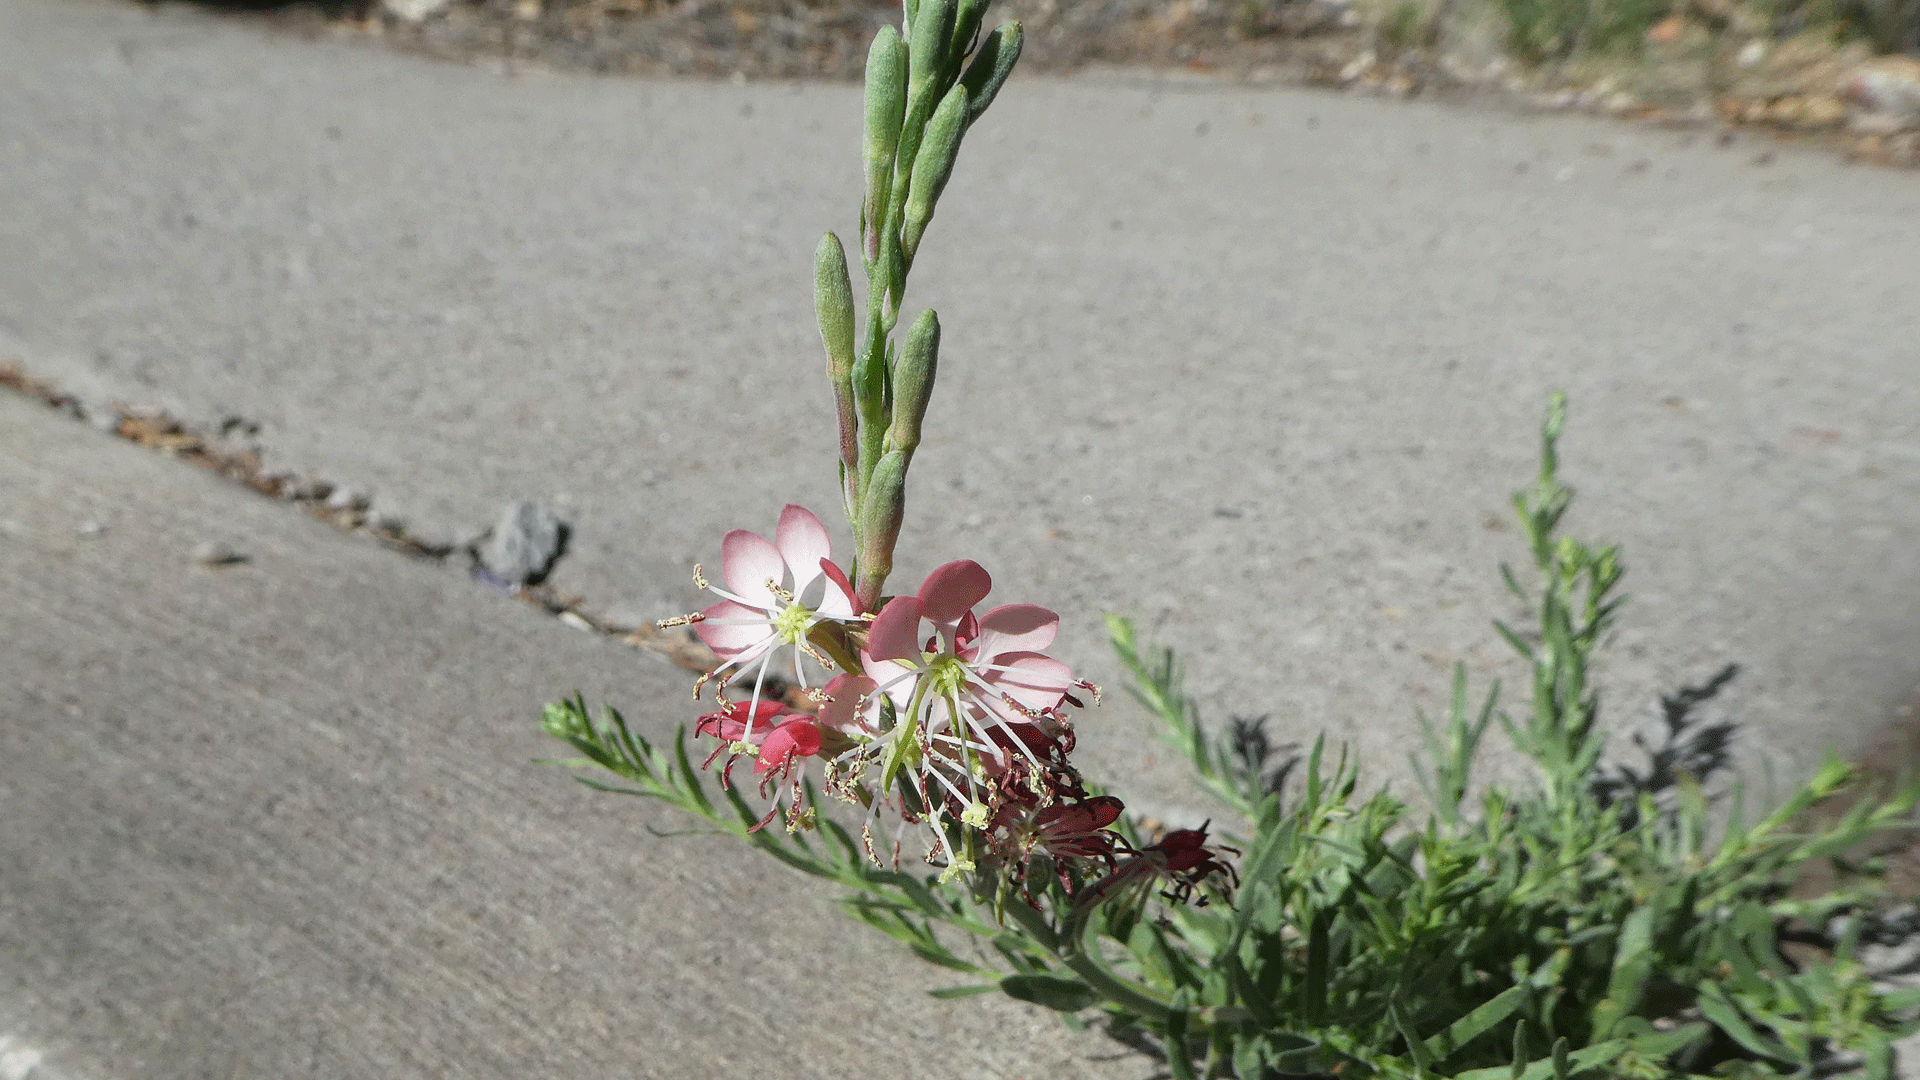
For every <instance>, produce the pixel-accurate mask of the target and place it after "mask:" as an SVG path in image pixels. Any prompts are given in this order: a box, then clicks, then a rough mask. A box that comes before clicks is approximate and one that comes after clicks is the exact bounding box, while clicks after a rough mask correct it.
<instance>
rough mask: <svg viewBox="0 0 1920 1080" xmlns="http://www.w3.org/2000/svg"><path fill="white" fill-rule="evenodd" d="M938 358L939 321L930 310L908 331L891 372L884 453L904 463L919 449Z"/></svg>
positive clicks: (914, 322) (922, 313)
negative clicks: (890, 415) (895, 455)
mask: <svg viewBox="0 0 1920 1080" xmlns="http://www.w3.org/2000/svg"><path fill="white" fill-rule="evenodd" d="M939 356H940V317H939V316H937V315H935V314H934V313H933V309H932V308H928V309H927V310H925V311H923V312H921V313H920V317H919V318H917V319H915V320H913V326H912V327H911V328H910V329H908V330H907V345H906V348H905V349H903V350H902V351H901V353H900V362H899V363H898V364H895V365H894V369H893V419H892V422H891V423H889V424H888V425H887V441H886V444H885V446H886V451H887V453H889V454H892V453H899V454H902V455H904V457H905V458H906V459H907V460H909V461H910V460H911V459H912V458H913V451H914V449H915V448H917V447H918V446H919V445H920V423H921V421H922V420H924V419H925V418H926V415H927V402H928V401H929V400H930V399H931V398H932V397H933V379H934V374H935V368H936V366H937V364H938V361H939Z"/></svg>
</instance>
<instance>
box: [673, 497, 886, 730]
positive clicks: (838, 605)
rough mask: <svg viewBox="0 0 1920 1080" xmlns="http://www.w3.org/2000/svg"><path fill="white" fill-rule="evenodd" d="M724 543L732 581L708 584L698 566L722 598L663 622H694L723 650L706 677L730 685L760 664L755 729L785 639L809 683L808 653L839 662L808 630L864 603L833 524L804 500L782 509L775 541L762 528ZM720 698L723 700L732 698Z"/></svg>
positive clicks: (843, 618) (826, 662) (842, 618)
mask: <svg viewBox="0 0 1920 1080" xmlns="http://www.w3.org/2000/svg"><path fill="white" fill-rule="evenodd" d="M720 551H721V575H722V577H723V578H724V579H725V581H726V588H724V589H723V588H720V587H719V586H716V585H711V584H708V582H707V581H706V579H705V578H704V577H703V576H702V575H701V573H700V570H699V568H698V567H695V568H694V581H695V582H697V583H698V584H699V585H700V587H701V588H703V589H708V590H710V591H712V592H713V593H715V594H717V595H718V596H720V597H721V600H720V602H719V603H717V604H715V605H713V606H712V607H710V608H707V609H706V610H705V611H702V612H700V613H699V614H697V615H691V616H686V617H684V618H682V619H669V620H665V621H664V622H663V623H662V625H663V626H665V625H674V624H684V623H688V622H691V623H693V624H694V632H695V633H696V634H699V635H700V640H702V641H704V642H706V643H707V646H708V647H709V648H711V649H712V650H713V651H714V654H715V655H716V656H718V657H719V658H720V665H719V666H718V667H716V668H714V669H713V670H712V671H711V672H708V673H707V674H706V675H705V676H704V677H703V678H702V679H701V681H700V685H705V683H706V682H707V680H709V679H720V680H721V681H722V684H723V685H724V683H725V682H726V681H727V679H728V678H729V677H731V676H732V675H733V674H734V673H737V672H741V671H745V670H747V669H748V668H753V669H754V671H755V675H754V682H753V707H752V708H751V709H749V711H748V714H747V723H746V724H745V726H744V727H743V728H742V732H743V736H745V735H751V734H752V732H753V729H754V726H755V723H756V722H757V720H756V712H755V711H756V710H757V709H758V707H759V705H760V694H761V689H762V688H763V687H764V686H765V684H766V678H767V670H768V667H769V666H770V664H771V663H772V661H773V658H774V655H775V654H776V653H777V652H779V651H780V649H782V648H783V647H785V648H790V649H791V650H792V653H791V654H792V657H793V660H792V663H793V680H794V682H796V683H798V684H799V685H801V686H802V687H805V686H807V685H808V681H807V669H806V665H804V664H803V663H802V662H801V657H802V656H803V655H805V656H810V657H812V658H813V659H814V660H815V661H817V662H819V664H820V665H821V666H822V667H825V668H828V669H831V668H832V667H833V666H834V664H833V661H832V660H830V659H829V658H828V657H827V656H826V655H825V654H824V653H822V652H821V651H820V650H819V649H818V648H816V647H815V646H814V645H813V644H812V643H811V642H809V641H808V640H807V638H808V635H809V634H810V633H811V632H812V630H813V628H814V627H815V626H817V625H818V624H820V623H821V622H824V621H834V622H852V621H854V620H855V619H856V618H857V617H858V616H859V606H858V604H857V602H856V601H855V600H854V597H853V587H852V586H851V585H850V584H849V583H848V581H847V575H846V573H845V571H843V570H841V569H840V568H839V567H838V566H835V565H834V564H833V561H832V555H833V549H832V546H831V542H830V540H829V539H828V537H827V529H826V526H824V525H822V524H820V519H819V518H817V517H815V516H814V515H813V513H812V512H811V511H809V510H807V509H806V508H805V507H802V506H797V505H794V504H792V503H789V504H788V505H787V507H786V509H785V510H783V511H781V513H780V525H779V528H778V529H777V530H776V531H775V533H774V540H773V542H768V541H767V539H766V538H765V537H763V536H760V535H759V534H757V533H751V532H748V531H746V530H745V529H735V530H733V531H732V532H729V533H728V534H727V535H726V537H725V538H724V539H723V540H722V541H721V543H720ZM816 584H818V585H819V589H818V590H817V592H816V591H814V586H815V585H816ZM698 692H699V687H698V686H696V687H695V693H696V694H698ZM721 700H722V703H723V704H724V702H725V698H724V697H722V699H721ZM743 741H747V742H751V741H752V740H751V739H744V738H743Z"/></svg>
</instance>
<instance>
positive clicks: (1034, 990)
mask: <svg viewBox="0 0 1920 1080" xmlns="http://www.w3.org/2000/svg"><path fill="white" fill-rule="evenodd" d="M1000 989H1001V990H1004V991H1006V994H1007V996H1008V997H1013V998H1018V999H1020V1000H1021V1001H1030V1002H1032V1003H1033V1004H1035V1005H1042V1006H1045V1007H1046V1008H1049V1009H1054V1010H1057V1011H1059V1012H1079V1011H1080V1010H1081V1009H1086V1008H1091V1007H1092V1006H1093V1005H1095V1004H1097V1003H1098V1002H1099V1000H1100V995H1099V994H1097V993H1095V992H1094V991H1093V989H1092V988H1091V987H1089V986H1088V985H1087V984H1086V983H1083V982H1081V981H1080V980H1079V979H1073V978H1068V977H1066V976H1064V975H1008V976H1006V977H1005V978H1003V979H1001V980H1000Z"/></svg>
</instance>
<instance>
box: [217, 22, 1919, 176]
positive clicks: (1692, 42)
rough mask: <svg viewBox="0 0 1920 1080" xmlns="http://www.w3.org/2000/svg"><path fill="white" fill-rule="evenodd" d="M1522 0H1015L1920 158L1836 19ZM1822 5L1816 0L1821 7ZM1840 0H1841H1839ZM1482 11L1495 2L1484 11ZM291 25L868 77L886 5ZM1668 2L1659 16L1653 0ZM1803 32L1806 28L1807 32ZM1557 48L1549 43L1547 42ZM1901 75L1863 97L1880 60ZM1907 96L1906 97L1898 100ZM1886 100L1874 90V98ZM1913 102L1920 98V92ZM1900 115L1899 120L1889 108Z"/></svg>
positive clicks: (1292, 58)
mask: <svg viewBox="0 0 1920 1080" xmlns="http://www.w3.org/2000/svg"><path fill="white" fill-rule="evenodd" d="M1520 2H1522V0H999V2H998V3H995V4H994V6H993V8H992V10H991V11H990V12H989V16H990V20H989V21H991V22H995V23H997V22H1001V21H1005V20H1009V19H1017V20H1019V21H1020V23H1021V24H1022V26H1023V27H1024V28H1025V30H1026V35H1027V42H1026V48H1025V51H1024V53H1023V54H1022V59H1021V66H1022V69H1023V70H1025V71H1028V72H1032V73H1046V74H1062V73H1068V72H1073V71H1076V70H1080V69H1082V68H1085V67H1086V66H1088V65H1092V64H1101V65H1123V66H1129V67H1135V68H1142V69H1153V70H1160V71H1168V70H1176V71H1185V72H1191V73H1201V74H1204V75H1207V76H1211V77H1214V78H1220V79H1225V80H1229V81H1239V82H1248V83H1280V84H1289V85H1315V86H1328V87H1340V88H1345V89H1348V90H1351V91H1353V92H1359V93H1373V94H1379V95H1385V96H1395V97H1410V96H1416V95H1429V96H1435V95H1437V96H1445V97H1450V98H1458V97H1472V98H1475V99H1478V100H1483V101H1490V102H1495V103H1500V104H1504V105H1508V106H1515V107H1520V108H1528V109H1545V110H1565V111H1580V112H1593V113H1603V114H1607V115H1612V116H1617V117H1620V118H1623V119H1629V120H1638V121H1643V122H1654V123H1660V124H1663V125H1667V126H1688V127H1698V128H1706V129H1720V130H1732V129H1735V128H1740V129H1745V130H1749V131H1754V132H1760V133H1765V134H1768V135H1771V136H1773V137H1775V138H1778V139H1781V140H1785V141H1790V142H1800V143H1810V144H1814V145H1819V146H1825V147H1828V148H1830V149H1832V150H1835V151H1837V152H1839V153H1842V154H1844V155H1846V156H1848V157H1849V158H1852V159H1855V160H1861V161H1868V162H1875V163H1880V164H1888V165H1905V166H1916V165H1920V62H1916V61H1913V60H1911V59H1908V58H1904V57H1898V56H1894V57H1883V58H1880V59H1878V60H1876V59H1874V57H1873V51H1874V46H1873V44H1872V43H1871V42H1869V41H1868V40H1866V39H1864V38H1863V37H1861V36H1860V35H1858V34H1855V35H1852V36H1851V38H1850V39H1849V36H1848V35H1847V34H1845V33H1842V32H1839V31H1836V30H1835V28H1834V26H1833V25H1832V24H1821V25H1816V26H1799V25H1798V24H1796V23H1791V22H1789V23H1781V22H1779V21H1778V20H1777V19H1776V20H1773V21H1767V20H1765V19H1761V18H1760V17H1759V16H1754V17H1750V18H1749V17H1744V16H1743V17H1742V18H1740V19H1733V18H1731V17H1729V16H1725V15H1724V13H1723V15H1722V16H1717V17H1716V16H1712V13H1711V11H1709V12H1708V13H1707V14H1702V11H1703V10H1705V8H1707V7H1711V8H1712V10H1714V11H1718V10H1720V9H1722V8H1725V9H1727V10H1732V11H1742V12H1743V11H1745V9H1744V8H1737V7H1736V6H1735V5H1734V4H1733V3H1732V2H1731V0H1716V2H1717V3H1718V7H1714V6H1713V5H1712V4H1708V5H1705V7H1703V3H1702V0H1686V2H1684V3H1681V4H1679V5H1678V6H1677V7H1676V8H1675V10H1674V13H1672V14H1668V15H1666V16H1665V17H1662V18H1659V19H1658V21H1652V22H1650V23H1649V25H1648V26H1646V27H1645V28H1639V27H1635V28H1633V29H1632V31H1631V33H1627V34H1626V35H1625V37H1624V38H1622V39H1621V40H1622V41H1624V42H1625V44H1621V43H1620V42H1618V41H1616V42H1615V43H1614V44H1613V45H1611V46H1609V47H1608V48H1607V49H1604V50H1600V49H1589V50H1586V51H1578V50H1576V51H1575V52H1573V53H1570V54H1568V55H1565V56H1561V57H1559V58H1557V59H1545V60H1542V59H1539V58H1535V60H1534V62H1532V63H1528V64H1523V63H1520V62H1518V61H1516V60H1515V59H1513V57H1512V56H1510V55H1509V52H1510V51H1511V50H1510V49H1509V48H1508V46H1510V45H1512V39H1513V34H1512V33H1510V28H1509V27H1508V24H1507V23H1506V22H1505V21H1503V20H1504V19H1505V18H1506V17H1505V16H1503V15H1502V14H1501V10H1502V9H1500V8H1499V7H1498V6H1497V5H1499V4H1503V3H1504V4H1508V5H1512V4H1514V3H1520ZM1809 2H1811V0H1809ZM1821 2H1828V0H1821ZM1476 5H1478V6H1476ZM214 6H216V7H218V8H219V9H221V10H224V11H241V12H245V13H246V14H247V16H248V17H251V18H256V19H264V20H267V21H269V22H270V23H272V24H273V25H275V26H276V27H279V28H283V29H291V30H294V31H297V32H301V33H305V34H310V35H327V36H345V37H357V38H365V39H370V40H375V41H378V42H381V43H382V44H385V45H388V46H391V47H396V48H400V49H403V50H406V51H409V52H415V53H420V54H423V55H427V56H432V57H436V58H439V59H445V60H451V61H456V62H462V63H484V64H490V65H499V66H501V67H503V68H504V69H506V70H509V71H511V70H515V69H517V68H520V67H537V68H548V69H556V70H566V71H587V72H595V73H603V74H614V75H637V76H662V75H673V76H695V77H708V78H713V77H720V78H734V79H801V78H804V79H829V80H840V81H854V80H858V79H859V78H860V76H861V73H862V71H863V69H864V67H865V63H866V50H867V46H868V44H869V42H870V41H871V40H872V38H873V34H874V32H875V31H876V30H877V29H879V28H880V27H881V26H883V25H886V24H888V23H896V24H897V23H898V21H899V18H900V9H899V5H898V4H897V3H891V2H887V0H332V2H322V3H314V4H309V3H304V2H301V0H289V2H285V3H275V2H273V0H266V3H265V6H261V5H249V6H242V7H238V8H236V7H234V6H233V5H231V4H215V5H214ZM1649 10H1650V11H1652V10H1654V9H1652V8H1650V9H1649ZM1796 27H1797V28H1796ZM1546 40H1547V44H1549V45H1550V44H1551V43H1552V40H1553V39H1551V38H1548V39H1546ZM1876 68H1881V69H1885V70H1884V71H1881V72H1879V73H1877V74H1876V75H1875V76H1874V78H1875V79H1879V80H1880V81H1878V82H1873V81H1872V79H1870V80H1869V82H1871V83H1872V86H1873V87H1874V88H1875V90H1876V92H1878V91H1881V90H1885V88H1887V87H1891V88H1892V89H1891V91H1890V92H1888V93H1879V94H1878V96H1877V97H1875V96H1874V95H1865V96H1862V95H1860V94H1853V95H1851V97H1850V91H1849V88H1850V87H1856V86H1857V85H1859V84H1857V83H1856V80H1857V79H1858V78H1859V76H1860V73H1861V72H1863V71H1874V70H1875V69H1876ZM1889 94H1890V96H1889ZM1869 99H1871V100H1869ZM1909 99H1911V100H1909ZM1889 110H1890V111H1889Z"/></svg>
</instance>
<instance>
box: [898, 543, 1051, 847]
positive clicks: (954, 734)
mask: <svg viewBox="0 0 1920 1080" xmlns="http://www.w3.org/2000/svg"><path fill="white" fill-rule="evenodd" d="M992 587H993V579H992V578H991V577H990V576H989V575H988V574H987V572H986V570H985V569H983V568H982V567H981V566H980V564H979V563H976V562H972V561H971V560H965V559H962V560H958V561H955V562H950V563H947V564H946V565H944V566H941V567H939V568H937V569H935V570H934V571H933V573H931V574H929V575H927V579H926V581H925V582H924V583H923V584H922V585H921V586H920V591H919V592H918V593H916V594H915V595H913V596H900V597H895V598H894V599H893V600H892V601H891V602H889V603H888V604H887V606H886V607H885V608H884V609H882V610H881V612H880V614H879V615H878V616H877V617H876V618H875V619H874V620H873V625H872V626H871V627H870V628H869V630H868V633H867V649H866V654H865V658H864V659H865V663H866V668H867V675H868V676H869V677H871V678H872V679H873V680H874V682H875V683H876V684H877V686H878V690H879V692H881V693H883V694H885V695H886V696H887V698H888V699H889V700H890V701H891V703H892V705H893V709H894V716H895V722H894V724H893V726H892V727H891V728H889V729H888V730H886V731H884V732H882V733H880V734H879V740H880V741H882V742H884V743H885V744H887V745H886V751H885V753H884V754H882V755H881V761H882V775H881V780H880V783H881V787H883V788H885V787H888V786H890V785H891V783H892V782H893V780H894V778H895V776H896V775H897V774H898V773H899V772H900V771H901V770H902V769H903V768H906V767H907V766H908V765H912V766H913V767H914V769H915V777H914V779H915V780H916V786H917V787H918V794H919V796H920V800H921V802H922V803H923V805H925V806H926V808H927V812H928V814H929V816H931V817H935V818H938V817H940V816H949V817H950V816H955V814H954V812H953V811H951V810H949V809H948V808H947V804H948V803H949V802H952V803H953V804H954V805H955V806H957V808H958V810H957V816H958V818H959V819H960V822H961V823H962V824H965V825H968V826H971V827H973V828H974V829H982V828H984V827H985V826H986V823H987V819H988V816H989V814H990V813H991V811H992V806H991V804H992V803H997V802H998V801H999V800H998V799H997V798H993V797H992V791H991V788H990V786H989V784H988V780H989V777H990V776H991V775H992V774H994V773H1001V772H1005V771H1006V770H1007V769H1009V768H1010V767H1011V766H1012V765H1013V755H1015V754H1019V755H1021V756H1022V757H1023V758H1024V761H1025V767H1026V770H1027V771H1028V773H1029V774H1030V775H1032V776H1036V777H1037V776H1039V775H1042V774H1044V773H1046V772H1047V766H1046V764H1045V763H1044V762H1043V761H1042V757H1041V755H1040V754H1039V753H1037V752H1036V751H1035V750H1034V744H1035V742H1039V743H1040V744H1042V745H1046V744H1048V743H1051V742H1052V741H1053V739H1054V737H1055V735H1056V733H1057V732H1058V731H1061V730H1064V729H1065V726H1066V722H1065V716H1064V714H1062V713H1061V711H1060V710H1061V706H1062V705H1064V704H1065V703H1067V702H1068V701H1069V700H1070V699H1069V698H1068V696H1067V694H1068V691H1070V690H1071V689H1073V688H1074V687H1076V686H1084V685H1086V684H1084V683H1079V682H1076V681H1075V680H1074V678H1073V673H1072V671H1071V670H1070V669H1068V667H1067V666H1066V665H1065V664H1062V663H1061V662H1059V661H1058V660H1054V659H1053V658H1051V657H1049V656H1046V655H1045V654H1044V653H1042V652H1041V651H1040V650H1042V649H1044V648H1046V647H1047V646H1049V645H1051V644H1052V643H1053V638H1054V634H1055V632H1056V631H1057V630H1058V628H1059V625H1060V619H1059V617H1058V616H1057V615H1055V614H1054V613H1053V612H1051V611H1048V610H1047V609H1045V608H1042V607H1037V606H1035V605H1032V604H1007V605H1004V606H1001V607H997V608H994V609H992V610H991V611H988V612H987V613H986V614H985V615H981V616H978V617H976V616H975V615H974V614H973V608H974V606H975V605H976V604H978V603H979V602H980V601H982V600H984V599H985V598H986V596H987V593H988V592H989V591H990V590H991V589H992ZM1036 733H1038V734H1039V735H1040V738H1039V739H1037V740H1036V739H1035V738H1034V736H1035V734H1036ZM936 831H939V832H941V836H942V843H943V845H945V846H946V847H947V848H948V851H947V854H948V857H949V859H950V860H954V861H952V862H951V863H950V865H953V866H959V865H960V862H959V861H958V857H957V855H956V854H955V853H954V851H953V850H952V845H951V844H950V843H949V842H948V841H947V839H946V836H945V832H944V830H938V829H937V830H936Z"/></svg>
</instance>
